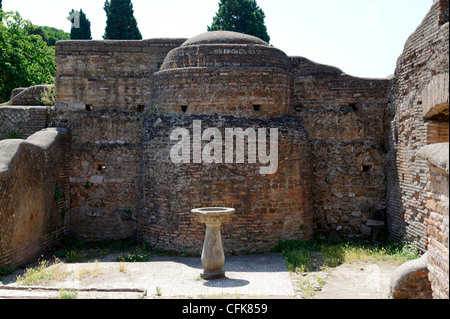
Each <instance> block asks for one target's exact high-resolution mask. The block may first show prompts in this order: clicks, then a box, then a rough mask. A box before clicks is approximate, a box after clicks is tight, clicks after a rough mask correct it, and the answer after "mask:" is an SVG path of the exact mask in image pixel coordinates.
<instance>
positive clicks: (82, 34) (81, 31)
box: [69, 9, 92, 40]
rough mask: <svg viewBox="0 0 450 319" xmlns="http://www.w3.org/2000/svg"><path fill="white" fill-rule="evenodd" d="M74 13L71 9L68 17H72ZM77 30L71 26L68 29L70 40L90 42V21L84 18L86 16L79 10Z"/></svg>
mask: <svg viewBox="0 0 450 319" xmlns="http://www.w3.org/2000/svg"><path fill="white" fill-rule="evenodd" d="M74 12H75V11H74V10H73V9H72V11H70V13H69V14H70V15H72V14H73V13H74ZM79 19H80V20H79V22H80V25H79V28H75V27H74V26H73V25H72V28H71V29H70V39H72V40H92V37H91V21H89V19H88V18H86V14H84V12H83V10H81V9H80V12H79Z"/></svg>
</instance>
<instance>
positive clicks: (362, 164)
mask: <svg viewBox="0 0 450 319" xmlns="http://www.w3.org/2000/svg"><path fill="white" fill-rule="evenodd" d="M448 25H449V24H448V1H438V2H435V3H434V4H433V5H432V7H431V9H430V11H429V13H428V14H427V16H426V17H425V19H424V21H423V22H422V24H421V25H420V26H419V27H418V28H417V30H416V31H415V32H414V33H413V34H412V35H411V37H410V38H409V39H408V41H407V43H406V44H405V49H404V52H403V53H402V55H401V56H400V57H399V59H398V63H397V68H396V70H395V75H394V77H393V79H366V78H357V77H353V76H350V75H347V74H345V73H343V72H342V71H341V70H340V69H338V68H336V67H332V66H327V65H322V64H318V63H315V62H313V61H311V60H308V59H306V58H304V57H289V56H287V55H286V54H285V53H284V52H283V51H281V50H279V49H277V48H274V47H272V46H269V45H268V44H267V43H265V42H263V41H261V40H259V39H257V38H254V37H251V36H246V35H242V34H236V33H230V32H218V31H216V32H209V33H206V34H201V35H198V36H195V37H193V38H191V39H150V40H141V41H72V40H70V41H60V42H58V43H57V44H56V68H57V71H56V72H57V76H56V79H55V88H56V105H55V106H54V107H39V106H17V104H16V105H8V106H2V107H0V122H1V123H3V122H4V123H8V125H9V126H6V124H5V125H2V127H3V128H4V130H7V131H12V130H13V129H16V130H20V133H21V134H20V135H21V136H22V137H24V138H27V137H28V139H30V140H28V139H27V140H25V141H24V142H21V143H22V144H20V145H21V146H20V147H19V146H14V147H13V146H10V145H9V144H8V143H11V141H8V140H4V141H1V142H0V146H1V148H2V150H1V151H3V148H5V149H6V147H7V148H8V149H9V150H11V147H13V148H14V149H16V151H11V152H9V153H1V152H0V164H2V165H3V166H2V165H0V183H1V185H10V184H14V185H15V186H14V188H9V187H6V186H5V187H6V188H8V189H6V188H5V187H3V186H2V187H3V188H1V191H2V199H1V200H0V210H1V211H0V212H1V214H2V215H1V218H0V229H1V233H0V237H1V240H0V248H1V252H2V254H1V256H0V264H2V263H3V264H9V263H10V264H18V263H20V262H23V261H24V260H26V259H27V258H30V257H31V256H32V255H33V253H34V254H35V253H36V252H38V251H42V250H44V249H45V248H47V247H49V246H51V245H53V244H54V242H55V241H57V240H58V238H61V237H62V235H65V234H73V235H75V236H77V237H78V238H80V239H83V240H86V241H95V240H102V239H122V238H138V239H139V240H141V241H145V242H149V243H150V244H152V245H153V246H154V247H157V248H161V249H167V250H175V251H183V252H185V251H189V252H195V251H197V252H198V251H200V250H201V243H202V240H203V225H202V224H200V223H197V222H195V221H194V217H193V214H192V213H191V212H190V210H191V209H193V208H197V207H206V206H228V207H233V208H235V209H236V214H234V215H233V217H232V219H231V221H230V222H228V223H225V224H224V225H223V227H222V234H223V242H224V249H225V251H226V253H248V252H253V251H267V250H270V249H271V248H272V247H273V246H274V245H276V243H277V242H278V241H279V240H283V239H288V240H296V239H311V238H313V237H314V236H317V235H325V236H335V237H344V238H345V237H349V236H359V237H360V236H363V237H364V236H365V237H367V236H371V235H373V234H374V229H373V228H372V226H373V225H374V223H373V222H374V221H381V222H384V224H385V226H386V227H385V228H386V229H385V231H386V233H385V234H384V235H386V237H388V238H391V239H397V240H408V241H411V242H415V243H416V245H417V246H418V248H419V249H420V250H422V251H423V252H425V251H428V256H429V257H428V258H429V261H430V266H429V269H430V275H429V278H430V281H431V284H432V287H433V297H435V298H448V160H447V162H446V164H445V160H442V158H441V157H440V156H441V154H440V150H442V149H444V150H445V149H447V154H448ZM19 92H20V93H19ZM21 94H22V95H23V96H26V90H25V91H24V92H22V90H19V91H17V92H15V93H14V95H18V96H19V95H21ZM15 100H17V98H15ZM34 113H35V114H36V115H33V114H34ZM195 123H201V124H200V125H201V126H200V129H201V133H204V132H205V131H206V132H209V133H211V130H210V131H208V130H207V129H208V128H217V129H218V130H217V131H214V132H215V134H219V136H220V138H221V140H222V141H223V140H224V138H225V137H226V134H227V133H226V129H227V128H242V129H243V130H246V129H247V128H252V129H254V132H258V129H267V131H268V132H269V130H268V129H269V128H277V129H278V145H279V148H278V163H277V164H278V169H277V170H276V172H275V173H270V174H261V173H260V168H261V167H262V166H265V165H267V164H264V165H263V164H261V163H259V162H258V161H257V162H256V163H254V162H252V163H249V162H248V159H249V158H250V156H251V154H250V153H249V152H248V151H246V152H245V156H244V163H240V162H237V160H236V159H235V158H234V157H233V159H235V160H234V161H232V162H231V163H230V162H226V161H225V160H222V161H217V162H213V163H211V164H206V163H204V162H202V161H200V162H194V161H193V159H194V158H195V157H196V156H197V157H198V156H199V154H200V153H199V150H200V152H201V150H204V148H205V147H207V146H208V143H209V141H210V138H211V136H206V138H205V137H204V138H203V140H202V139H201V137H200V142H199V144H197V145H196V144H195V142H194V143H193V145H191V151H190V160H191V161H190V162H189V163H183V162H182V163H173V161H171V159H170V156H169V154H170V150H171V148H172V147H173V145H174V144H175V143H176V141H174V140H171V139H170V136H171V133H172V132H173V131H174V129H176V128H180V129H182V130H184V132H189V136H190V138H191V137H192V138H193V137H194V135H195V134H196V133H195V129H196V127H195V125H196V124H195ZM48 126H56V127H57V128H58V129H57V130H55V131H51V132H48V131H43V132H45V133H42V134H44V135H43V136H41V137H39V136H40V135H39V134H41V133H39V132H38V131H39V130H40V129H42V128H45V127H48ZM7 131H5V132H3V131H0V133H2V136H3V135H5V133H7ZM35 132H38V133H35ZM246 132H247V131H246ZM33 133H35V134H33ZM36 134H38V137H39V138H42V139H44V140H46V142H45V143H44V144H45V145H54V146H53V148H55V149H59V150H60V151H59V152H57V153H56V154H53V153H52V152H54V151H53V148H51V149H52V151H49V150H47V148H46V147H48V146H46V147H42V146H41V148H40V150H38V151H36V152H37V153H36V154H38V155H37V156H39V154H40V152H41V153H42V154H44V155H42V154H41V157H43V159H42V160H43V161H44V162H43V164H42V165H37V167H36V169H37V170H42V171H40V173H39V174H37V176H38V177H39V176H41V177H42V178H45V177H43V176H46V175H45V172H46V171H48V172H51V171H52V172H53V171H55V170H56V171H58V172H59V177H58V176H56V175H55V174H51V176H53V177H52V178H48V179H47V180H46V183H40V184H39V183H37V184H30V183H29V182H28V181H27V179H26V178H23V179H22V178H21V179H18V180H17V181H16V182H15V183H14V182H13V181H12V180H13V179H14V177H13V176H19V175H17V174H20V176H22V175H26V176H28V174H25V173H20V172H21V171H22V170H23V167H22V168H20V165H18V166H11V165H10V164H9V163H10V162H13V163H26V164H23V165H26V166H27V167H28V165H30V166H32V164H31V162H30V163H28V161H36V162H39V159H34V160H33V159H32V157H30V158H29V159H27V157H26V156H25V158H23V154H22V153H23V152H25V151H20V152H19V151H17V150H22V149H25V148H27V147H31V148H33V146H32V145H33V143H34V142H33V141H35V139H36V136H35V135H36ZM255 139H256V140H258V141H259V139H260V138H259V136H258V138H256V137H255ZM251 140H252V139H251V132H250V133H249V134H248V135H247V137H246V138H245V145H246V146H247V147H248V145H249V141H251ZM256 140H255V141H256ZM13 141H17V140H13ZM192 141H193V140H192ZM237 141H238V137H236V140H235V142H236V143H237ZM15 143H17V142H15ZM7 144H8V145H7ZM236 145H237V144H236ZM266 146H267V152H268V150H269V148H268V146H269V144H268V142H267V143H266ZM247 147H246V148H245V149H246V150H247ZM423 147H432V148H433V149H432V150H428V149H425V150H424V149H423ZM221 151H223V153H225V150H223V149H221ZM436 152H437V154H438V155H436V156H432V154H435V153H436ZM21 154H22V155H21ZM203 154H205V153H203ZM430 154H431V155H430ZM223 155H224V158H225V154H223ZM232 155H233V156H234V155H236V154H232ZM21 156H22V157H21ZM204 156H205V155H204ZM19 157H20V158H19ZM11 158H12V160H11ZM52 158H55V160H52ZM56 158H57V159H58V160H56ZM4 162H5V163H6V164H4ZM27 163H28V164H27ZM15 165H16V164H15ZM445 165H447V166H445ZM2 167H3V168H2ZM42 174H44V175H42ZM49 176H50V175H49ZM38 177H36V178H38ZM32 185H34V186H32ZM36 185H39V186H36ZM11 187H12V186H11ZM34 188H37V189H38V190H39V191H43V192H45V194H47V195H46V196H47V198H48V199H47V202H48V203H49V204H48V205H50V206H49V207H52V208H48V209H47V208H45V207H46V206H45V205H44V204H42V205H41V208H42V209H43V210H49V211H51V213H50V215H49V216H52V217H51V220H52V224H51V226H50V223H49V220H50V217H49V216H45V217H42V216H40V217H39V218H40V219H41V220H46V222H42V223H41V224H40V226H39V227H40V228H39V230H38V231H35V232H34V233H33V232H32V233H33V234H34V235H33V236H32V237H33V238H28V237H30V236H29V234H28V235H25V234H24V232H26V231H27V230H26V229H25V228H23V227H22V226H21V225H22V224H23V220H26V217H23V216H22V215H23V214H22V213H21V214H18V213H14V212H15V210H16V209H17V205H18V204H17V203H16V202H15V201H14V200H12V198H14V196H15V195H14V194H16V193H17V194H16V195H17V196H19V197H20V196H22V197H21V198H24V202H25V203H30V205H31V206H33V207H34V206H36V205H34V204H33V205H32V204H31V202H34V200H33V197H32V196H34V195H33V191H32V190H33V189H34ZM5 194H9V195H7V196H5ZM19 194H21V195H19ZM52 195H53V196H52ZM57 195H58V196H57ZM6 198H9V200H7V199H6ZM30 205H29V206H30ZM31 206H30V207H31ZM30 209H31V208H30ZM33 209H34V208H33ZM58 212H59V213H58ZM35 215H36V216H38V215H39V214H37V213H36V214H32V216H35ZM21 216H22V217H21ZM55 216H58V218H56V217H55ZM30 218H31V217H30ZM34 220H35V223H38V221H37V219H34ZM29 224H30V223H29ZM30 225H32V223H31V224H30ZM30 227H31V228H30ZM30 227H28V228H30V229H33V227H32V226H30ZM36 227H37V226H36ZM49 234H51V236H50V235H49ZM27 236H28V237H27ZM6 238H16V239H17V241H16V242H14V240H6ZM49 238H51V239H52V240H50V239H49ZM13 242H14V243H13ZM19 246H21V247H22V248H21V249H19V248H18V247H19ZM23 247H28V248H26V249H25V248H23ZM24 251H26V252H24ZM445 282H446V283H447V286H446V287H445Z"/></svg>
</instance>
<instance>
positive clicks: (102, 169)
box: [94, 162, 107, 172]
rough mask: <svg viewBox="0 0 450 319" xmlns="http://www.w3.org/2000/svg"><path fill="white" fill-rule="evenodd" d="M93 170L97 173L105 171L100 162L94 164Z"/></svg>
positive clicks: (104, 166) (103, 165)
mask: <svg viewBox="0 0 450 319" xmlns="http://www.w3.org/2000/svg"><path fill="white" fill-rule="evenodd" d="M94 168H95V170H96V171H98V172H104V171H106V169H107V167H106V165H105V164H104V163H102V162H97V163H95V165H94Z"/></svg>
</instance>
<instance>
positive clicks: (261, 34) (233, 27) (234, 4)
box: [208, 0, 270, 43]
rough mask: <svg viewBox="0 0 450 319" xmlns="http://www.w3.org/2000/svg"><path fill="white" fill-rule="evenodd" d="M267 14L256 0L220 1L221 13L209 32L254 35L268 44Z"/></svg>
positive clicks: (209, 28) (214, 20)
mask: <svg viewBox="0 0 450 319" xmlns="http://www.w3.org/2000/svg"><path fill="white" fill-rule="evenodd" d="M265 17H266V16H265V14H264V12H263V10H262V9H261V8H259V7H258V4H257V3H256V0H220V2H219V11H218V12H217V13H216V16H215V17H214V18H213V22H212V24H211V26H208V31H218V30H224V31H234V32H240V33H244V34H249V35H253V36H255V37H258V38H260V39H262V40H264V41H266V42H267V43H268V42H269V41H270V37H269V35H268V33H267V28H266V25H265V24H264V19H265Z"/></svg>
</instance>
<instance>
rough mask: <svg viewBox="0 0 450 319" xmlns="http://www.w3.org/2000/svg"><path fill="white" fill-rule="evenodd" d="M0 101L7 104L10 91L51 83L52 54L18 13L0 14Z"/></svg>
mask: <svg viewBox="0 0 450 319" xmlns="http://www.w3.org/2000/svg"><path fill="white" fill-rule="evenodd" d="M0 17H1V18H2V19H3V21H2V22H0V70H1V72H0V100H2V101H8V100H9V98H10V94H11V90H13V89H15V88H17V87H28V86H32V85H37V84H51V83H53V82H54V76H55V51H54V48H51V47H49V46H47V43H45V42H44V40H42V38H41V37H40V36H38V35H36V34H29V33H28V31H27V30H30V29H31V30H32V29H33V28H36V26H33V24H32V23H31V22H30V21H27V20H23V19H22V17H21V16H20V14H19V13H18V12H15V13H14V12H7V13H5V12H3V11H0Z"/></svg>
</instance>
